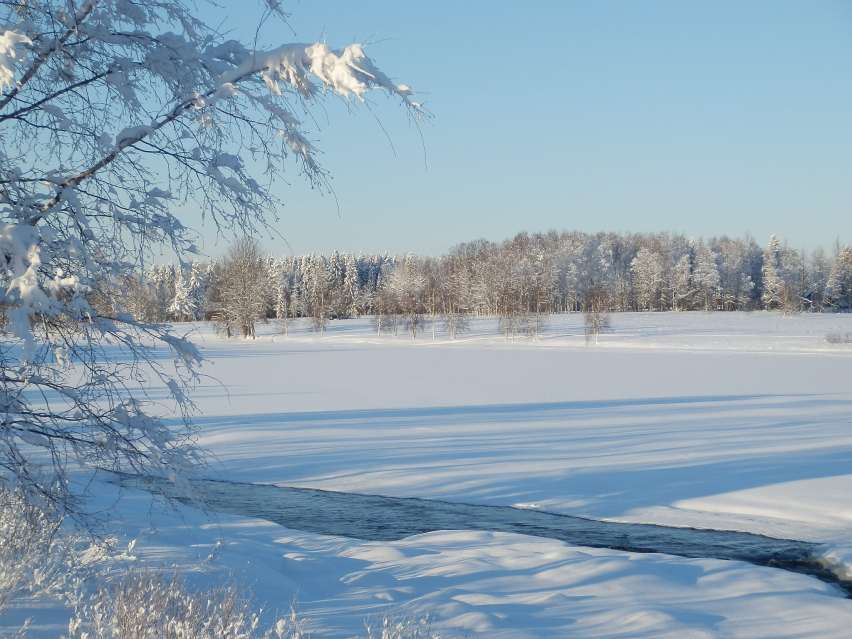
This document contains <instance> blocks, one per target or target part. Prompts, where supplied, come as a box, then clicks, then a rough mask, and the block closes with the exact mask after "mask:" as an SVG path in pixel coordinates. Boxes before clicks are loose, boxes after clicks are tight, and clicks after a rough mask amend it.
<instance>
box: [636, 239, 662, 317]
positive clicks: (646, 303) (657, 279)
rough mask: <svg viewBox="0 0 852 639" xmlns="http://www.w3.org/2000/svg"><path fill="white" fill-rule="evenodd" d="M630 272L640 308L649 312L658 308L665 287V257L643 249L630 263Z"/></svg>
mask: <svg viewBox="0 0 852 639" xmlns="http://www.w3.org/2000/svg"><path fill="white" fill-rule="evenodd" d="M630 270H631V271H632V273H633V285H634V287H635V288H636V301H637V303H638V305H639V308H640V309H644V310H648V311H651V310H654V309H656V308H658V302H659V298H660V291H661V290H662V286H663V256H662V255H660V254H659V253H657V252H656V251H652V250H650V249H648V248H645V247H643V248H641V249H639V252H638V253H637V254H636V257H634V258H633V261H632V262H631V263H630Z"/></svg>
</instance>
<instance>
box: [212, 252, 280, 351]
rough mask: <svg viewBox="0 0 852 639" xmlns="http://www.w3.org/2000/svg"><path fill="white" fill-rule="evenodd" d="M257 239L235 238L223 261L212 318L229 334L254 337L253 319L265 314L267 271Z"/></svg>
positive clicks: (260, 317) (259, 318) (256, 319)
mask: <svg viewBox="0 0 852 639" xmlns="http://www.w3.org/2000/svg"><path fill="white" fill-rule="evenodd" d="M264 266H265V265H264V262H263V258H262V257H261V254H260V248H259V246H258V244H257V241H256V240H255V239H253V238H251V237H243V238H240V239H238V240H237V241H236V242H234V243H233V244H232V245H231V248H230V249H229V250H228V254H227V255H226V256H225V259H224V260H223V261H222V274H221V276H220V278H221V279H220V282H219V291H220V292H219V295H220V298H221V299H220V305H219V309H218V311H217V313H216V316H215V320H216V322H217V323H218V324H219V326H220V327H221V328H222V331H223V332H224V333H225V334H226V335H227V336H228V337H231V336H232V335H234V334H236V333H239V334H240V335H241V336H242V337H251V338H252V339H254V337H255V323H256V322H258V321H260V320H262V319H264V318H265V311H266V283H267V282H266V277H265V275H266V271H265V268H264Z"/></svg>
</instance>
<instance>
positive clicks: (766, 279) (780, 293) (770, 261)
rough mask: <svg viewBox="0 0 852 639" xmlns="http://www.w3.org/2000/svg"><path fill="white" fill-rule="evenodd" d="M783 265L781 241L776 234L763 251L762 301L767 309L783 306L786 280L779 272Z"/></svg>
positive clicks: (770, 238)
mask: <svg viewBox="0 0 852 639" xmlns="http://www.w3.org/2000/svg"><path fill="white" fill-rule="evenodd" d="M780 267H781V242H780V240H779V239H778V238H777V237H775V236H774V235H770V236H769V243H768V244H767V245H766V250H765V251H764V252H763V270H762V275H763V294H762V295H761V301H762V302H763V307H764V308H765V309H767V310H771V309H776V308H781V306H782V305H783V304H784V280H783V279H782V278H781V274H780V273H779V270H780Z"/></svg>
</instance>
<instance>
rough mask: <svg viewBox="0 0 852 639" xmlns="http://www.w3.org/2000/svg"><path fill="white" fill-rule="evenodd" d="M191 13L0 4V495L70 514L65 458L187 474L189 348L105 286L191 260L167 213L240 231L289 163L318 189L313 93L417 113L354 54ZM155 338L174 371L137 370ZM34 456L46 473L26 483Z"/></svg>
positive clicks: (122, 2) (144, 5) (161, 3)
mask: <svg viewBox="0 0 852 639" xmlns="http://www.w3.org/2000/svg"><path fill="white" fill-rule="evenodd" d="M244 5H245V3H240V10H241V11H245V10H246V7H245V6H244ZM266 5H267V6H266V8H265V9H266V10H265V11H264V14H265V15H267V16H269V15H272V16H275V15H278V17H280V18H284V16H283V14H281V10H280V8H279V3H278V2H273V1H272V0H268V1H267V3H266ZM262 8H263V7H261V6H259V7H258V9H262ZM202 12H203V9H202V8H199V9H195V8H194V5H192V4H188V3H184V2H182V1H181V0H157V1H156V2H127V1H126V0H85V1H81V2H77V3H69V2H66V0H28V1H27V2H6V3H2V4H0V34H2V35H0V450H2V452H0V481H3V479H4V478H5V479H10V478H14V480H15V481H17V483H18V484H20V485H21V486H23V487H25V488H26V489H27V490H28V492H29V495H30V497H37V498H40V499H41V500H43V501H47V502H51V503H54V504H56V505H57V506H58V507H60V508H61V509H62V510H65V511H69V510H74V509H75V508H77V507H78V504H75V503H74V502H73V501H72V500H71V499H69V497H70V495H71V492H72V491H71V489H70V488H69V486H70V485H71V484H70V482H69V478H68V477H67V472H66V471H67V465H68V463H75V464H83V465H88V466H90V467H99V468H107V469H110V470H118V471H121V470H125V471H132V472H141V473H155V474H158V475H172V476H180V475H181V474H182V473H184V472H186V471H188V470H190V469H191V468H193V467H194V466H195V465H196V464H197V463H198V462H199V461H200V459H199V457H198V455H197V454H196V450H195V448H194V447H193V441H192V438H191V430H190V428H189V421H188V416H189V414H190V413H191V410H192V405H191V402H190V401H189V399H188V398H187V395H186V392H185V391H186V387H187V386H188V385H191V384H192V381H193V380H194V379H195V371H196V368H197V366H198V364H199V362H200V356H199V353H198V351H197V350H195V349H194V348H193V347H192V345H191V344H190V343H189V342H187V341H186V340H184V339H182V338H180V337H177V336H175V335H172V334H170V333H169V329H168V328H167V327H165V326H163V325H159V324H152V323H145V322H144V321H139V320H136V319H134V318H133V317H132V316H130V315H129V314H127V313H124V312H123V311H122V309H121V308H120V307H117V305H116V303H115V296H114V295H113V294H111V292H110V290H108V289H107V290H105V289H104V283H108V282H116V281H122V279H123V278H125V277H127V276H130V275H132V274H134V273H136V272H138V271H139V270H140V269H142V268H144V267H145V266H146V264H147V263H148V262H149V261H150V259H151V256H152V255H154V254H156V255H161V254H162V251H163V250H167V251H172V252H174V253H175V254H176V255H177V256H178V258H179V259H181V260H183V259H184V258H185V257H186V256H187V254H191V253H193V252H195V251H196V249H195V244H194V234H193V232H192V231H191V230H190V229H188V228H187V227H186V226H185V225H184V224H183V223H182V221H181V219H180V218H179V212H181V211H187V210H197V211H200V212H201V213H202V214H203V216H204V218H205V219H206V220H208V221H209V222H212V223H213V224H215V225H216V226H217V227H218V228H219V229H221V230H223V231H227V230H236V231H237V232H238V233H239V234H240V235H242V234H246V233H248V234H251V233H252V232H253V231H255V230H257V229H258V228H262V227H263V226H264V225H265V223H266V220H267V217H268V215H270V213H271V212H272V211H274V210H275V207H276V206H277V205H278V204H279V202H278V200H277V198H276V197H275V195H274V194H273V191H272V188H273V185H274V183H275V180H276V178H277V177H278V176H280V175H281V174H282V173H284V172H285V171H287V170H290V169H291V168H292V167H293V166H295V167H296V169H297V170H298V171H299V172H300V173H301V174H302V175H303V176H304V177H305V178H306V179H307V180H308V181H309V182H310V183H311V184H312V185H314V186H316V187H319V188H321V189H322V188H326V186H327V176H326V174H325V172H324V171H323V169H322V168H321V166H320V165H319V163H318V161H317V159H316V149H315V147H314V145H313V143H312V142H311V141H310V140H309V137H308V134H307V131H306V130H305V129H304V127H303V126H302V123H301V120H300V115H301V114H302V113H305V112H307V110H308V108H309V105H310V104H311V103H312V102H315V101H317V100H319V99H321V98H322V97H323V96H324V95H327V94H336V95H338V96H340V97H342V98H344V99H353V100H355V101H361V100H363V99H364V96H365V94H366V93H367V92H368V91H370V90H372V89H379V90H382V91H384V92H386V93H387V94H389V95H391V96H393V97H395V98H398V99H399V100H400V101H401V102H402V103H403V105H404V106H405V107H406V108H407V109H409V110H410V111H411V112H415V113H416V112H419V105H417V104H416V103H415V102H413V101H412V99H411V95H412V92H411V90H410V89H409V88H408V87H407V86H405V85H401V84H396V83H394V82H392V81H391V80H390V78H389V77H388V76H387V75H385V74H384V73H382V72H381V71H380V70H379V69H378V68H377V67H376V66H375V65H374V63H373V62H372V60H370V58H369V57H367V56H366V54H365V53H364V50H363V48H362V47H361V46H360V45H357V44H354V45H350V46H348V47H345V48H343V49H339V50H334V49H331V48H329V47H328V46H327V45H325V44H323V43H319V44H286V45H284V46H281V47H278V48H275V49H273V50H271V51H258V50H254V49H252V48H251V47H248V46H245V45H243V44H241V43H239V42H236V41H233V40H225V39H224V38H223V37H222V35H221V31H220V30H219V29H218V28H217V27H216V26H208V25H207V24H205V22H204V21H203V20H202V19H201V18H200V17H199V16H200V15H202ZM259 13H260V12H259ZM258 17H259V19H260V16H258ZM281 24H284V23H283V21H282V23H281ZM247 156H250V157H247ZM157 342H159V343H160V345H163V346H166V347H168V348H170V349H171V350H172V351H173V353H174V355H175V357H174V360H175V362H176V364H177V369H178V373H177V374H174V373H172V372H169V371H170V370H171V369H170V368H168V367H162V366H158V365H157V364H156V362H155V361H154V359H153V358H152V357H150V350H149V347H150V345H151V343H157ZM152 374H153V375H154V376H157V377H159V378H160V380H161V383H162V384H163V385H165V386H166V387H167V388H168V389H169V390H170V391H171V399H172V400H173V402H174V406H173V407H166V410H168V411H169V413H172V414H174V413H176V414H178V415H182V416H183V417H184V426H185V428H184V429H179V428H175V427H174V426H171V427H166V426H165V425H164V424H163V423H162V422H161V421H160V420H158V419H157V418H156V417H155V416H153V415H151V414H149V413H150V412H151V409H150V404H147V403H146V402H144V401H142V400H143V399H144V398H143V397H140V391H139V390H138V388H139V387H140V386H144V385H145V384H146V383H148V382H150V380H151V376H152ZM36 460H42V461H46V462H47V463H46V466H47V468H48V469H49V470H48V471H47V472H43V473H42V474H34V473H33V472H31V471H32V464H33V463H34V462H35V461H36Z"/></svg>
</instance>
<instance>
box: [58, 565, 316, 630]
mask: <svg viewBox="0 0 852 639" xmlns="http://www.w3.org/2000/svg"><path fill="white" fill-rule="evenodd" d="M260 626H261V619H260V611H256V610H254V609H253V607H252V605H251V604H250V603H249V601H248V600H247V599H245V598H243V597H242V596H240V594H239V592H238V590H237V588H236V587H235V586H226V587H221V588H216V589H213V590H207V591H193V590H190V589H189V588H188V587H187V585H186V583H185V582H184V580H183V579H181V578H180V577H179V576H176V575H171V576H164V575H162V574H158V573H155V572H152V571H133V572H129V573H127V574H126V575H124V576H122V577H121V578H120V579H118V580H117V581H116V582H115V583H112V584H109V585H104V586H102V587H100V588H99V589H97V590H96V591H95V592H94V593H93V594H92V595H91V596H90V597H88V598H86V599H85V600H83V601H82V602H81V603H79V604H78V606H77V609H76V611H75V614H74V617H73V618H72V619H71V621H70V623H69V627H68V630H69V634H70V636H71V637H72V638H73V639H273V638H274V639H285V638H286V639H301V638H302V637H304V633H303V630H302V625H301V622H300V620H299V618H298V616H297V615H296V614H295V612H293V613H291V614H290V615H289V616H288V617H282V618H280V619H278V620H277V621H276V622H275V623H274V624H273V625H272V627H271V628H266V629H262V628H261V627H260Z"/></svg>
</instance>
